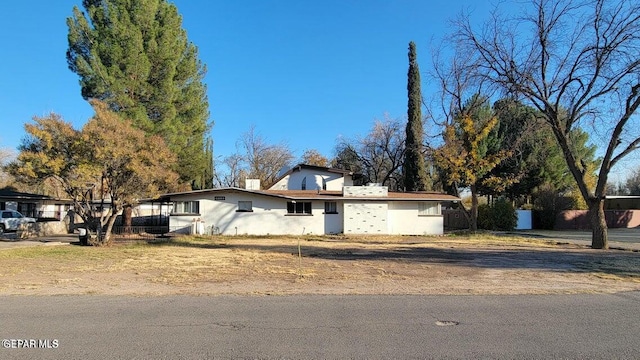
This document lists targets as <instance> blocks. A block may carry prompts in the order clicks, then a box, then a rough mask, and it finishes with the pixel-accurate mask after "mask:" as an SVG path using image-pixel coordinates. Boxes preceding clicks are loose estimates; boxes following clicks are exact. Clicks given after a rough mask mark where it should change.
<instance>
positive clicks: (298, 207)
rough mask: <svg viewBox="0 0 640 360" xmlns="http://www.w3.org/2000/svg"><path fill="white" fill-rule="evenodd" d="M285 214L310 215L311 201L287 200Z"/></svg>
mask: <svg viewBox="0 0 640 360" xmlns="http://www.w3.org/2000/svg"><path fill="white" fill-rule="evenodd" d="M287 214H307V215H311V202H300V201H289V202H288V203H287Z"/></svg>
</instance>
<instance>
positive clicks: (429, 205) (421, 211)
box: [418, 201, 442, 216]
mask: <svg viewBox="0 0 640 360" xmlns="http://www.w3.org/2000/svg"><path fill="white" fill-rule="evenodd" d="M434 210H435V211H434ZM418 216H442V204H440V202H438V201H420V202H418Z"/></svg>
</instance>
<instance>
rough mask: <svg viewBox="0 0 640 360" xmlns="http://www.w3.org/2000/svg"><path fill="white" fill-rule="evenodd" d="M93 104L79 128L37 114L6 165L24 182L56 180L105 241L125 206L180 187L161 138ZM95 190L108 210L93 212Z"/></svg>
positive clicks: (173, 162) (173, 161)
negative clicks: (88, 117) (83, 123)
mask: <svg viewBox="0 0 640 360" xmlns="http://www.w3.org/2000/svg"><path fill="white" fill-rule="evenodd" d="M92 106H93V108H94V110H95V116H94V117H93V118H92V119H90V120H89V121H88V122H87V124H86V125H85V126H84V127H83V128H82V130H80V131H78V130H75V129H74V128H73V127H72V126H71V124H69V123H67V122H65V121H64V120H63V119H62V118H61V117H60V116H59V115H56V114H50V115H49V116H47V117H35V118H34V123H33V124H27V125H25V129H26V132H27V133H28V134H29V136H28V137H27V138H26V139H25V140H23V143H22V145H21V146H20V153H19V154H18V158H17V159H16V160H15V161H14V162H12V163H11V164H9V166H8V169H9V172H10V173H11V174H13V175H14V176H16V177H17V178H18V179H19V180H21V181H23V182H26V183H30V184H35V183H42V182H44V181H53V182H55V183H57V184H59V186H60V187H61V188H62V189H63V190H64V192H65V193H66V195H67V196H69V197H70V198H71V199H72V200H73V203H74V210H75V212H76V213H77V214H78V215H79V216H80V217H81V218H82V219H83V220H84V222H85V224H86V225H87V226H88V227H89V229H90V230H92V231H96V232H98V233H99V234H100V235H101V236H99V237H98V243H99V244H108V243H109V242H110V240H111V230H112V228H113V224H114V223H115V220H116V218H117V216H118V214H119V213H120V212H121V211H122V209H123V208H124V207H125V206H133V205H136V204H137V202H138V200H139V199H142V198H148V197H153V196H157V195H158V194H159V193H160V192H167V191H173V190H180V189H183V188H184V187H181V185H180V181H179V176H178V174H177V173H176V172H175V170H174V167H175V165H176V163H177V160H176V156H175V154H174V153H173V152H171V151H170V150H169V148H168V147H167V146H166V144H165V143H164V141H163V140H162V139H161V138H160V137H158V136H149V135H146V134H145V133H144V132H143V131H142V130H138V129H136V128H134V127H133V126H132V125H131V122H130V121H128V120H123V119H121V118H120V117H119V116H118V115H117V114H115V113H114V112H112V111H110V110H108V108H107V106H106V104H104V103H102V102H97V101H94V102H92ZM96 192H97V193H98V194H99V197H100V199H108V201H109V202H110V205H111V206H110V209H109V210H108V211H101V212H96V211H94V210H95V209H94V208H93V206H92V205H93V204H92V202H93V200H94V197H93V194H95V193H96Z"/></svg>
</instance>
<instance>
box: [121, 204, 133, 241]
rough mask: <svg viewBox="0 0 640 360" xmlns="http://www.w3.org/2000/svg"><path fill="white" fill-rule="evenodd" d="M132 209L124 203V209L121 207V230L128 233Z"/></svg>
mask: <svg viewBox="0 0 640 360" xmlns="http://www.w3.org/2000/svg"><path fill="white" fill-rule="evenodd" d="M132 211H133V207H132V206H131V205H126V206H125V207H124V209H122V225H123V226H124V228H123V230H122V232H123V233H127V234H128V233H130V232H131V214H132Z"/></svg>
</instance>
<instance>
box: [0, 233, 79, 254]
mask: <svg viewBox="0 0 640 360" xmlns="http://www.w3.org/2000/svg"><path fill="white" fill-rule="evenodd" d="M77 241H78V235H74V234H70V235H51V236H43V237H39V238H33V239H19V238H18V236H17V234H16V233H4V234H2V236H0V250H2V249H11V248H16V247H25V246H42V245H48V246H51V245H69V244H71V243H72V242H77Z"/></svg>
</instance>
